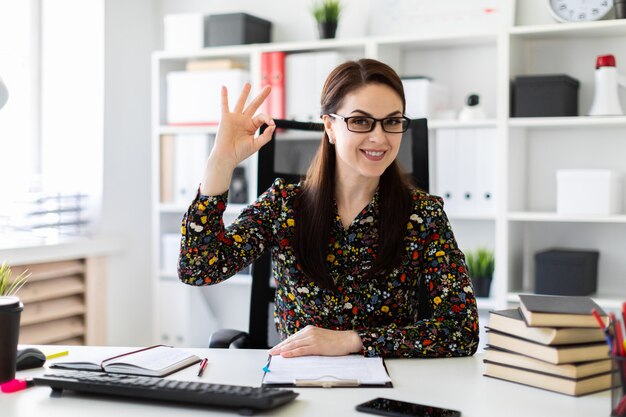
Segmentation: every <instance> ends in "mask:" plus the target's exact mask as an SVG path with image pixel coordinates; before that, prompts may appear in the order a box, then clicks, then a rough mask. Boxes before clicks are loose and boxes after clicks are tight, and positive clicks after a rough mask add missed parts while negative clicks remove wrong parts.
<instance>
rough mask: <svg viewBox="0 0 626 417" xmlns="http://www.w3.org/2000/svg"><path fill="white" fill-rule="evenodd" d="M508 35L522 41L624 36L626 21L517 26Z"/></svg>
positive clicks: (625, 33)
mask: <svg viewBox="0 0 626 417" xmlns="http://www.w3.org/2000/svg"><path fill="white" fill-rule="evenodd" d="M509 34H510V35H511V36H513V37H518V38H522V39H531V40H532V39H538V40H539V39H540V40H545V39H570V40H571V39H572V38H576V37H577V36H584V37H599V36H624V35H626V21H623V20H603V21H598V22H574V23H554V24H550V25H533V26H517V27H513V28H511V29H509Z"/></svg>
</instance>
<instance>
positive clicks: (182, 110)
mask: <svg viewBox="0 0 626 417" xmlns="http://www.w3.org/2000/svg"><path fill="white" fill-rule="evenodd" d="M249 79H250V76H249V74H248V71H246V70H240V69H232V70H219V71H218V70H216V71H189V72H187V71H173V72H170V73H168V74H167V123H169V124H170V125H212V124H217V123H218V122H219V120H220V114H221V110H220V106H221V88H222V86H223V85H224V86H226V88H227V89H228V103H229V105H230V106H231V107H232V106H234V105H235V103H236V102H237V98H238V97H239V94H241V90H242V89H243V86H244V84H245V83H246V82H248V80H249ZM252 96H253V97H254V93H253V94H252Z"/></svg>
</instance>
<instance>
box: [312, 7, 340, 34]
mask: <svg viewBox="0 0 626 417" xmlns="http://www.w3.org/2000/svg"><path fill="white" fill-rule="evenodd" d="M311 12H312V13H313V16H314V17H315V21H317V27H318V30H319V33H320V38H321V39H331V38H334V37H335V33H336V32H337V24H338V23H339V16H340V15H341V1H340V0H321V1H316V2H315V3H314V4H313V7H312V9H311Z"/></svg>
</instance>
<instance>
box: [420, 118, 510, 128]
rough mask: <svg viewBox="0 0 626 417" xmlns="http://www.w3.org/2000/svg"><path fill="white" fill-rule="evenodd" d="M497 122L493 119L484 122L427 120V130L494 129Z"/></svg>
mask: <svg viewBox="0 0 626 417" xmlns="http://www.w3.org/2000/svg"><path fill="white" fill-rule="evenodd" d="M497 124H498V122H497V121H496V120H495V119H485V120H469V121H460V120H443V119H440V120H436V119H434V120H428V128H429V129H462V128H468V127H469V128H477V127H496V126H497Z"/></svg>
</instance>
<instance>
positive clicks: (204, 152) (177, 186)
mask: <svg viewBox="0 0 626 417" xmlns="http://www.w3.org/2000/svg"><path fill="white" fill-rule="evenodd" d="M208 157H209V138H208V136H207V135H196V134H193V135H179V136H177V137H176V141H175V145H174V204H178V205H183V206H187V205H189V204H190V203H191V201H192V200H193V199H194V197H195V196H196V192H197V191H198V187H199V186H200V182H202V174H203V173H204V168H205V166H206V161H207V159H208Z"/></svg>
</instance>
